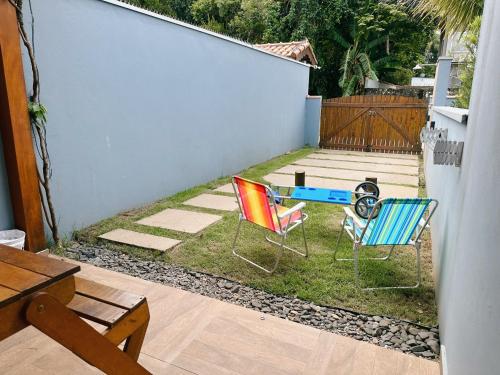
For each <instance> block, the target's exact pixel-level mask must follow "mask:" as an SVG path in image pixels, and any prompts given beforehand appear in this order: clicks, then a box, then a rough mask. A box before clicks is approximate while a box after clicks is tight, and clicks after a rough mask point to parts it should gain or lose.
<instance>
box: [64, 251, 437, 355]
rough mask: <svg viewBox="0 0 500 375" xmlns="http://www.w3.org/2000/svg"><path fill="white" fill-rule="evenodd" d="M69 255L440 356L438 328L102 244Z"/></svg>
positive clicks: (340, 331)
mask: <svg viewBox="0 0 500 375" xmlns="http://www.w3.org/2000/svg"><path fill="white" fill-rule="evenodd" d="M65 255H66V256H67V257H69V258H73V259H76V260H80V261H82V262H87V263H89V264H92V265H95V266H98V267H102V268H107V269H110V270H112V271H116V272H121V273H124V274H128V275H131V276H135V277H139V278H142V279H145V280H149V281H153V282H156V283H161V284H165V285H168V286H172V287H175V288H179V289H183V290H187V291H190V292H193V293H197V294H201V295H204V296H207V297H211V298H216V299H219V300H221V301H225V302H229V303H233V304H236V305H240V306H244V307H247V308H251V309H253V310H257V311H259V312H261V313H267V314H271V315H274V316H276V317H279V318H282V319H288V320H291V321H294V322H297V323H301V324H306V325H309V326H313V327H316V328H318V329H322V330H326V331H329V332H333V333H336V334H339V335H343V336H349V337H352V338H354V339H356V340H361V341H366V342H370V343H373V344H376V345H380V346H382V347H391V348H393V349H395V350H399V351H402V352H406V353H408V354H413V355H416V356H419V357H424V358H427V359H438V358H439V345H440V344H439V329H438V328H437V327H432V328H425V327H424V326H420V325H414V324H411V323H409V322H406V321H402V320H399V319H394V318H391V317H386V316H371V315H366V314H359V313H356V312H353V311H347V310H343V309H339V308H335V307H326V306H318V305H316V304H313V303H310V302H307V301H304V300H301V299H298V298H294V297H287V296H277V295H273V294H270V293H266V292H264V291H261V290H258V289H253V288H250V287H248V286H245V285H242V284H239V283H238V282H235V281H231V280H227V279H225V278H222V277H218V276H214V275H209V274H205V273H202V272H196V271H192V270H187V269H185V268H183V267H179V266H175V265H171V264H167V263H164V262H161V261H152V260H145V259H140V258H134V257H132V256H130V255H127V254H123V253H120V252H116V251H111V250H109V249H108V248H106V246H103V245H95V246H91V245H84V244H78V243H72V244H71V245H70V247H69V248H68V249H66V254H65Z"/></svg>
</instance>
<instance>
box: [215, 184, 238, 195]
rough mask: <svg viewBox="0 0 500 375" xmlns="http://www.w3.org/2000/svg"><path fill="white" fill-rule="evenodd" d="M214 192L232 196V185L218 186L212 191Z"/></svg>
mask: <svg viewBox="0 0 500 375" xmlns="http://www.w3.org/2000/svg"><path fill="white" fill-rule="evenodd" d="M214 191H217V192H219V193H230V194H234V189H233V184H225V185H222V186H219V187H218V188H217V189H214Z"/></svg>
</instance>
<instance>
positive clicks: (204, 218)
mask: <svg viewBox="0 0 500 375" xmlns="http://www.w3.org/2000/svg"><path fill="white" fill-rule="evenodd" d="M220 219H222V216H219V215H212V214H206V213H203V212H194V211H186V210H176V209H173V208H167V209H166V210H163V211H161V212H158V213H157V214H154V215H152V216H148V217H146V218H144V219H141V220H139V221H138V222H137V223H138V224H142V225H148V226H151V227H158V228H163V229H170V230H175V231H178V232H186V233H198V232H200V231H202V230H203V229H205V228H206V227H208V226H209V225H211V224H213V223H215V222H217V221H219V220H220Z"/></svg>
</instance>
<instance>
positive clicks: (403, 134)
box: [320, 95, 427, 154]
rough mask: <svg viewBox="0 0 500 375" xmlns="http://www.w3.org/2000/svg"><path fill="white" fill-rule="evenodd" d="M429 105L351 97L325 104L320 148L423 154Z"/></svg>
mask: <svg viewBox="0 0 500 375" xmlns="http://www.w3.org/2000/svg"><path fill="white" fill-rule="evenodd" d="M426 118H427V103H426V102H425V101H424V100H421V99H416V98H411V97H405V96H388V95H374V96H368V95H367V96H348V97H343V98H334V99H327V100H324V101H323V104H322V110H321V133H320V147H324V148H333V149H345V150H358V151H378V152H394V153H412V154H413V153H420V152H421V145H420V130H421V129H422V127H424V126H425V122H426Z"/></svg>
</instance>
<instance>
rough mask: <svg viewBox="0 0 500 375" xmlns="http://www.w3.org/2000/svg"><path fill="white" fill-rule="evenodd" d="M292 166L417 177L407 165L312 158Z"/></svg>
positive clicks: (413, 169)
mask: <svg viewBox="0 0 500 375" xmlns="http://www.w3.org/2000/svg"><path fill="white" fill-rule="evenodd" d="M293 164H294V165H307V166H311V167H323V168H334V169H339V168H340V169H352V170H357V171H369V172H385V173H396V174H408V175H414V176H418V167H412V166H409V165H394V164H375V163H359V162H355V161H343V160H323V159H313V158H304V159H300V160H297V161H295V162H293Z"/></svg>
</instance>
